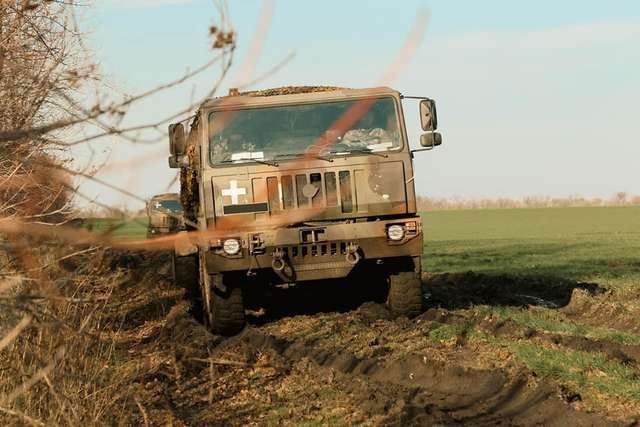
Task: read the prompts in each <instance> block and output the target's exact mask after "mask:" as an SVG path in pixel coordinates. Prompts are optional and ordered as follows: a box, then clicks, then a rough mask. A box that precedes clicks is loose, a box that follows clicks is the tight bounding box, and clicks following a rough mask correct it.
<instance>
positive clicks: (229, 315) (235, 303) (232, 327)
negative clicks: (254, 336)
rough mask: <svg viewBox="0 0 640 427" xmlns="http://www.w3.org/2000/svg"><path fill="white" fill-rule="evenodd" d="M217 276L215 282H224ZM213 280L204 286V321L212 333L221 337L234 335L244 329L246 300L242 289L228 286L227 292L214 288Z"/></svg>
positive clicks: (219, 275)
mask: <svg viewBox="0 0 640 427" xmlns="http://www.w3.org/2000/svg"><path fill="white" fill-rule="evenodd" d="M221 276H222V275H221V274H217V275H215V276H214V280H222V277H221ZM212 282H213V280H210V281H209V280H208V281H206V282H205V283H204V284H203V285H202V299H203V302H204V307H203V308H204V319H205V322H206V323H207V326H208V327H209V328H210V329H211V332H213V333H216V334H220V335H234V334H237V333H238V332H240V331H241V330H242V328H244V324H245V317H244V299H243V296H242V288H240V287H238V286H234V287H232V286H229V285H226V291H222V290H220V289H219V288H218V287H216V286H214V283H212Z"/></svg>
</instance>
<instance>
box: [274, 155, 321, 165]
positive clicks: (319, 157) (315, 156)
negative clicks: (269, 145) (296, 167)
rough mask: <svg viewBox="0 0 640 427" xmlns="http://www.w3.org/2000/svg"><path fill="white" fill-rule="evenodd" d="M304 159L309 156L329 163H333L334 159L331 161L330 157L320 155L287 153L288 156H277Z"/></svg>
mask: <svg viewBox="0 0 640 427" xmlns="http://www.w3.org/2000/svg"><path fill="white" fill-rule="evenodd" d="M289 156H291V157H304V156H309V157H312V158H314V159H318V160H325V161H327V162H329V163H331V162H333V159H330V158H328V157H324V156H321V155H319V154H309V153H286V154H276V157H289Z"/></svg>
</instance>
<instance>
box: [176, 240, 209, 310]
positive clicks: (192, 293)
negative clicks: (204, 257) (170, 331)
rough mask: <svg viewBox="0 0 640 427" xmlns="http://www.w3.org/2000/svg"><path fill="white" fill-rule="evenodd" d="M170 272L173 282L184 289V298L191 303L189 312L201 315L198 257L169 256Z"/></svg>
mask: <svg viewBox="0 0 640 427" xmlns="http://www.w3.org/2000/svg"><path fill="white" fill-rule="evenodd" d="M171 267H172V268H171V271H172V275H173V282H174V283H175V284H176V285H177V286H180V287H183V288H185V289H186V296H187V298H188V299H189V301H190V302H191V311H192V312H193V313H194V314H195V315H196V316H200V315H201V314H202V300H201V298H200V289H199V286H198V257H197V256H196V255H187V256H177V255H176V253H175V252H173V253H172V254H171Z"/></svg>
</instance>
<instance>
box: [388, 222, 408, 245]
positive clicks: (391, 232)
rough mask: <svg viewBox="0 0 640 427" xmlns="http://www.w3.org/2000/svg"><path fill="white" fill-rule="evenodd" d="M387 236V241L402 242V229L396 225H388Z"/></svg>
mask: <svg viewBox="0 0 640 427" xmlns="http://www.w3.org/2000/svg"><path fill="white" fill-rule="evenodd" d="M387 236H389V240H393V241H398V240H402V238H403V237H404V227H403V226H401V225H398V224H394V225H390V226H389V228H387Z"/></svg>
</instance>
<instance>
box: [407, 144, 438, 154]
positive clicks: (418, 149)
mask: <svg viewBox="0 0 640 427" xmlns="http://www.w3.org/2000/svg"><path fill="white" fill-rule="evenodd" d="M434 148H436V147H435V146H433V147H428V148H416V149H415V150H411V152H412V153H417V152H419V151H431V150H433V149H434Z"/></svg>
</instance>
